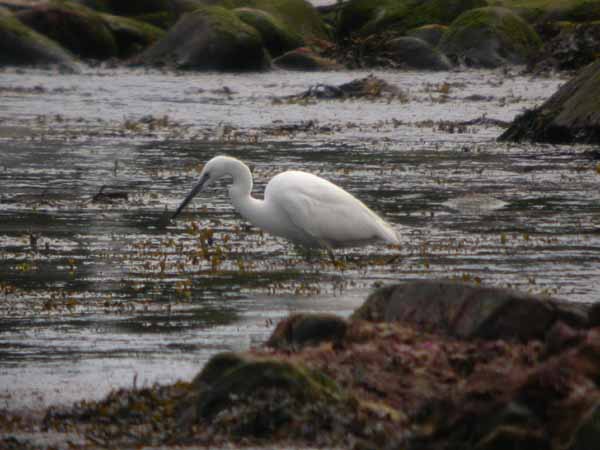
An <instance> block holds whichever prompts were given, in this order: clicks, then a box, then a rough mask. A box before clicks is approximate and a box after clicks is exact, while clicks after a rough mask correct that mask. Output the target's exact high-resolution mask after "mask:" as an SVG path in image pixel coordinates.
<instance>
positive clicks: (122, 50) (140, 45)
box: [100, 13, 165, 58]
mask: <svg viewBox="0 0 600 450" xmlns="http://www.w3.org/2000/svg"><path fill="white" fill-rule="evenodd" d="M100 17H101V18H102V21H103V22H104V24H105V25H106V27H107V28H108V29H109V30H110V32H111V33H112V35H113V37H114V40H115V43H116V44H117V51H118V55H117V56H118V57H119V58H129V57H131V56H133V55H136V54H138V53H140V52H141V51H142V50H144V49H146V48H148V47H149V46H150V45H152V44H154V43H155V42H157V41H158V40H159V39H162V38H163V37H164V36H165V32H164V31H163V30H162V29H160V28H158V27H155V26H154V25H150V24H148V23H146V22H141V21H139V20H135V19H130V18H129V17H122V16H114V15H112V14H103V13H101V14H100Z"/></svg>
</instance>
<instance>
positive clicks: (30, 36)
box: [0, 14, 77, 71]
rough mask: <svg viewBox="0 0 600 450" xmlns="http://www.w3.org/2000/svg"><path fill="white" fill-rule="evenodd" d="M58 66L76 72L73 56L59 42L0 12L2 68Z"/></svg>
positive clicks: (0, 62) (0, 57) (0, 61)
mask: <svg viewBox="0 0 600 450" xmlns="http://www.w3.org/2000/svg"><path fill="white" fill-rule="evenodd" d="M40 65H41V66H45V65H56V66H58V67H60V68H62V69H64V70H69V71H76V70H77V64H76V62H75V59H74V58H73V56H72V55H71V54H70V53H69V52H67V51H66V50H65V49H63V48H62V47H61V46H60V45H59V44H58V43H56V42H55V41H53V40H51V39H49V38H47V37H46V36H44V35H42V34H40V33H38V32H36V31H34V30H32V29H31V28H29V27H27V26H26V25H24V24H23V23H22V22H20V21H19V20H18V19H17V18H15V17H13V16H12V15H9V14H0V67H2V66H40Z"/></svg>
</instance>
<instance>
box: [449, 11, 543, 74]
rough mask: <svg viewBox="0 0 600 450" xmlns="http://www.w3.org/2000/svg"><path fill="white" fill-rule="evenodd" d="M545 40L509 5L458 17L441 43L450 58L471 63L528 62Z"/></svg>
mask: <svg viewBox="0 0 600 450" xmlns="http://www.w3.org/2000/svg"><path fill="white" fill-rule="evenodd" d="M541 45H542V43H541V40H540V38H539V36H538V35H537V33H536V32H535V30H534V29H533V28H532V27H531V26H530V25H529V24H528V23H527V22H525V21H524V20H523V19H522V18H520V17H519V16H518V15H517V14H516V13H514V12H512V11H511V10H509V9H506V8H498V7H485V8H477V9H472V10H470V11H467V12H465V13H464V14H461V15H460V16H459V17H458V18H457V19H456V20H454V21H453V22H452V23H451V24H450V27H449V29H448V32H447V33H446V34H445V35H444V37H443V38H442V40H441V42H440V45H439V47H440V50H442V51H443V52H444V53H445V54H446V55H448V56H449V57H450V58H452V59H454V60H456V61H458V62H460V63H463V64H466V65H467V66H476V67H488V68H494V67H499V66H502V65H505V64H525V63H527V62H528V61H530V60H531V59H532V58H533V56H535V54H536V52H537V51H539V49H540V47H541Z"/></svg>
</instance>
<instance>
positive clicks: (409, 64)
mask: <svg viewBox="0 0 600 450" xmlns="http://www.w3.org/2000/svg"><path fill="white" fill-rule="evenodd" d="M385 55H386V56H387V57H388V58H390V59H391V60H392V61H395V62H396V63H397V64H399V65H400V67H402V68H404V69H414V70H449V69H451V68H452V63H451V62H450V60H449V59H448V58H447V57H446V55H444V54H443V53H442V52H440V51H439V50H438V49H437V48H435V47H433V46H432V45H431V44H429V43H428V42H425V41H424V40H422V39H419V38H416V37H410V36H401V37H399V38H395V39H391V40H389V41H388V42H386V44H385Z"/></svg>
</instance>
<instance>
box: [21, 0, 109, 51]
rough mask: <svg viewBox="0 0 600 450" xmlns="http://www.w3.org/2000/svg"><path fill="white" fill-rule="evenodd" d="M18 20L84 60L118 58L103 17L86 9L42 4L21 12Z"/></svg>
mask: <svg viewBox="0 0 600 450" xmlns="http://www.w3.org/2000/svg"><path fill="white" fill-rule="evenodd" d="M17 18H18V19H19V20H20V21H21V22H23V23H24V24H25V25H27V26H29V27H31V28H33V29H34V30H36V31H37V32H38V33H41V34H43V35H45V36H48V37H49V38H51V39H53V40H54V41H56V42H58V43H59V44H60V45H62V46H63V47H64V48H66V49H68V50H69V51H71V52H72V53H74V54H75V55H77V56H79V57H80V58H89V59H107V58H111V57H115V56H117V55H118V48H117V43H116V41H115V38H114V36H113V34H112V33H111V31H110V30H109V29H108V27H107V26H106V24H105V23H104V21H103V20H102V18H101V17H100V15H99V14H98V13H96V12H95V11H92V10H90V9H89V8H86V7H84V6H81V5H76V4H70V3H64V2H51V3H40V4H39V5H37V6H36V7H34V8H31V9H29V10H26V11H23V12H21V13H18V14H17Z"/></svg>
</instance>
